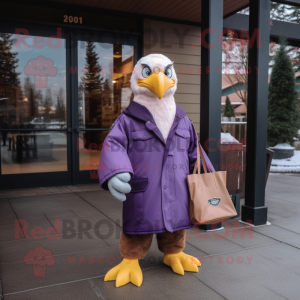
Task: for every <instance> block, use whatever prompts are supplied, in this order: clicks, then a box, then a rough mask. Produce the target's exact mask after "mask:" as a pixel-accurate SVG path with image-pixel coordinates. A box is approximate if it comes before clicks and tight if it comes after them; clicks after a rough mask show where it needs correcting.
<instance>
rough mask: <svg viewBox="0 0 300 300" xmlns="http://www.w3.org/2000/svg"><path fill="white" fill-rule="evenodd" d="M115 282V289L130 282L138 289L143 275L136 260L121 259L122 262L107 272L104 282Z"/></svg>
mask: <svg viewBox="0 0 300 300" xmlns="http://www.w3.org/2000/svg"><path fill="white" fill-rule="evenodd" d="M110 280H115V281H116V287H119V286H122V285H125V284H127V283H128V282H132V283H133V284H134V285H136V286H138V287H140V286H141V285H142V282H143V273H142V270H141V267H140V265H139V260H138V259H130V258H123V260H122V262H121V263H120V264H118V265H117V266H115V267H114V268H112V269H111V270H109V271H108V272H107V273H106V275H105V277H104V281H110Z"/></svg>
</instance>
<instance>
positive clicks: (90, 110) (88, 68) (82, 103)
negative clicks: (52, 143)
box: [78, 41, 133, 143]
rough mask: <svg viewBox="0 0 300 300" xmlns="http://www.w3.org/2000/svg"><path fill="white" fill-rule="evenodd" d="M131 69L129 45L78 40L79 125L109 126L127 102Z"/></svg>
mask: <svg viewBox="0 0 300 300" xmlns="http://www.w3.org/2000/svg"><path fill="white" fill-rule="evenodd" d="M132 70H133V46H126V45H113V44H104V43H95V42H83V41H78V116H79V127H80V128H86V129H87V128H109V127H110V126H111V124H112V123H113V121H114V120H115V119H116V118H117V117H118V116H119V114H120V113H121V112H122V111H123V110H124V109H125V108H126V107H127V106H128V105H129V103H130V96H131V90H130V82H129V80H130V77H131V73H132ZM91 136H93V134H91ZM94 140H95V138H94ZM93 142H95V141H92V140H90V141H89V143H93Z"/></svg>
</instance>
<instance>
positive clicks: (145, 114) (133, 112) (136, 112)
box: [123, 101, 186, 127]
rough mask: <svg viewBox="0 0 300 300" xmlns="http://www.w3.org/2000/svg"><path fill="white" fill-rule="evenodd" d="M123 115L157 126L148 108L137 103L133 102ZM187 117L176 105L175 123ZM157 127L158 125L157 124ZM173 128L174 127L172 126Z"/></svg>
mask: <svg viewBox="0 0 300 300" xmlns="http://www.w3.org/2000/svg"><path fill="white" fill-rule="evenodd" d="M123 113H124V114H125V115H127V116H130V117H133V118H135V119H140V120H142V121H144V122H147V121H150V122H152V123H153V124H155V121H154V119H153V116H152V114H151V112H150V111H149V110H148V108H147V107H146V106H144V105H141V104H139V103H137V102H135V101H132V102H131V103H130V104H129V106H128V107H127V108H126V109H125V110H124V111H123ZM185 115H186V113H185V111H184V110H183V109H182V108H181V107H180V106H178V105H177V104H176V114H175V119H174V123H175V121H178V120H179V119H182V118H184V117H185ZM155 126H156V124H155ZM172 127H173V126H172Z"/></svg>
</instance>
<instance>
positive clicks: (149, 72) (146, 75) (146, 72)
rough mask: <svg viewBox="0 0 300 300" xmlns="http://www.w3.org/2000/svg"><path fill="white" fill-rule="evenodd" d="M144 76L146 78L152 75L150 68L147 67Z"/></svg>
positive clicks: (143, 72)
mask: <svg viewBox="0 0 300 300" xmlns="http://www.w3.org/2000/svg"><path fill="white" fill-rule="evenodd" d="M142 75H143V77H144V78H146V77H149V76H150V75H151V70H150V68H149V67H145V68H144V69H143V71H142Z"/></svg>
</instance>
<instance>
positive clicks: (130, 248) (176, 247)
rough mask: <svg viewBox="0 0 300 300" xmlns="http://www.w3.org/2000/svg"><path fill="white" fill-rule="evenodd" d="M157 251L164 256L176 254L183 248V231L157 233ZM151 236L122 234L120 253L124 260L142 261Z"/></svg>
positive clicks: (149, 244)
mask: <svg viewBox="0 0 300 300" xmlns="http://www.w3.org/2000/svg"><path fill="white" fill-rule="evenodd" d="M156 237H157V245H158V249H159V250H160V251H161V252H162V253H164V254H176V253H179V252H181V251H182V250H183V249H184V247H185V230H184V229H183V230H179V231H175V232H162V233H157V234H156ZM152 239H153V234H152V233H151V234H135V235H131V234H126V233H124V232H122V235H121V240H120V252H121V256H122V257H124V258H131V259H143V258H144V257H145V256H146V254H147V252H148V251H149V249H150V246H151V243H152Z"/></svg>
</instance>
